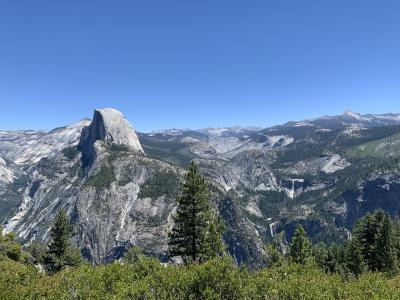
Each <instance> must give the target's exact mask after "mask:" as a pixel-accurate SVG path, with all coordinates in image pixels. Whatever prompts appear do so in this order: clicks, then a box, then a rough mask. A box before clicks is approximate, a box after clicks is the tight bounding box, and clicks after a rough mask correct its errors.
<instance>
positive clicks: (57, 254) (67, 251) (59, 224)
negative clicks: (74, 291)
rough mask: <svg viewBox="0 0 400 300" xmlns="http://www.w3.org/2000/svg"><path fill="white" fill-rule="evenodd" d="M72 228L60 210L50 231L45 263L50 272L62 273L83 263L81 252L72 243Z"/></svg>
mask: <svg viewBox="0 0 400 300" xmlns="http://www.w3.org/2000/svg"><path fill="white" fill-rule="evenodd" d="M70 232H71V226H70V223H69V220H68V219H67V217H66V215H65V212H64V211H63V210H60V212H59V213H58V215H57V216H56V219H55V221H54V224H53V227H52V228H51V231H50V236H51V243H50V244H49V245H48V250H47V251H46V254H45V257H44V262H45V264H46V266H47V268H48V269H49V271H50V272H56V271H60V270H61V269H63V268H65V267H67V266H77V265H80V264H81V263H82V262H83V259H82V257H81V255H80V253H79V251H78V250H77V249H76V248H74V247H72V245H71V242H70V240H69V239H70Z"/></svg>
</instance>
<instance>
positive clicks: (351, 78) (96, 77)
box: [0, 0, 400, 131]
mask: <svg viewBox="0 0 400 300" xmlns="http://www.w3.org/2000/svg"><path fill="white" fill-rule="evenodd" d="M99 107H114V108H117V109H119V110H121V111H122V112H123V113H124V114H125V115H126V116H127V117H128V119H129V120H130V121H131V122H132V123H133V124H134V126H135V127H136V128H137V129H138V130H140V131H151V130H153V129H165V128H173V127H175V128H202V127H208V126H229V125H236V124H241V125H258V126H269V125H274V124H279V123H283V122H286V121H288V120H299V119H304V118H309V117H315V116H319V115H323V114H339V113H342V112H343V111H344V110H346V109H351V110H354V111H357V112H362V113H365V112H372V113H382V112H400V1H398V0H393V1H391V0H385V1H379V0H376V1H368V0H360V1H352V0H315V1H308V0H301V1H298V0H292V1H287V0H274V1H268V0H254V1H252V0H250V1H249V0H242V1H235V0H197V1H194V0H181V1H175V0H168V1H166V0H159V1H153V0H143V1H135V0H130V1H119V0H115V1H111V0H110V1H99V0H96V1H86V0H79V1H74V0H68V1H67V0H65V1H61V0H60V1H54V0H49V1H41V0H35V1H32V0H27V1H20V0H0V129H24V128H32V129H51V128H54V127H57V126H61V125H65V124H69V123H71V122H74V121H76V120H79V119H81V118H84V117H91V115H92V111H93V109H94V108H99Z"/></svg>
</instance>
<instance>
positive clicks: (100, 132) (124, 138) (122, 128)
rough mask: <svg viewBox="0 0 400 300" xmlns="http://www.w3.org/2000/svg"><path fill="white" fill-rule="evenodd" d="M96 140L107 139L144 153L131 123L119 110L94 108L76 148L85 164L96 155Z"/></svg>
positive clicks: (91, 160)
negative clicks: (91, 117)
mask: <svg viewBox="0 0 400 300" xmlns="http://www.w3.org/2000/svg"><path fill="white" fill-rule="evenodd" d="M96 141H108V142H111V143H114V144H117V145H124V146H127V147H129V148H130V149H132V150H134V151H138V152H141V153H144V152H143V149H142V146H141V145H140V142H139V139H138V137H137V135H136V132H135V130H134V129H133V127H132V125H131V124H130V123H129V121H128V120H127V119H126V118H125V117H124V116H123V114H122V113H121V112H119V111H117V110H115V109H112V108H104V109H96V110H95V111H94V115H93V121H92V122H91V123H90V125H89V126H87V127H85V128H83V130H82V135H81V138H80V141H79V145H78V148H79V149H80V150H81V151H82V154H83V159H84V161H85V163H87V164H90V163H92V162H93V160H94V159H95V157H96V150H95V147H96Z"/></svg>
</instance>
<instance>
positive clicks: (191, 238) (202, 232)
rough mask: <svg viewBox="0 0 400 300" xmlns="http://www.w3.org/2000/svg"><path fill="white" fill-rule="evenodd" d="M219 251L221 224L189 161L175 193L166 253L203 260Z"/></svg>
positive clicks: (196, 170) (221, 246)
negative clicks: (176, 194)
mask: <svg viewBox="0 0 400 300" xmlns="http://www.w3.org/2000/svg"><path fill="white" fill-rule="evenodd" d="M222 253H223V243H222V224H221V221H220V220H219V218H218V217H217V215H216V213H215V211H214V210H213V209H212V207H211V203H210V193H209V190H208V185H207V183H206V181H205V179H204V177H203V176H201V174H200V173H199V171H198V169H197V166H196V165H195V163H194V162H192V163H191V165H190V168H189V171H188V173H187V174H186V176H185V180H184V183H183V184H182V187H181V193H180V195H179V196H178V197H177V210H176V214H175V215H174V226H173V228H172V231H171V232H170V234H169V254H170V256H171V257H174V256H181V257H182V259H183V260H184V261H185V262H203V261H206V260H208V259H210V258H212V257H215V256H218V255H221V254H222Z"/></svg>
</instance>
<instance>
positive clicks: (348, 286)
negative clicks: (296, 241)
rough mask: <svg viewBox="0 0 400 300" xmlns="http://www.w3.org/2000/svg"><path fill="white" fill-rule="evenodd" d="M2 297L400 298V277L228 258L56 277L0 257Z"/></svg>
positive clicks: (88, 269)
mask: <svg viewBox="0 0 400 300" xmlns="http://www.w3.org/2000/svg"><path fill="white" fill-rule="evenodd" d="M0 274H1V276H0V299H9V300H14V299H138V300H139V299H154V300H155V299H157V300H167V299H168V300H172V299H174V300H175V299H229V300H231V299H255V300H257V299H288V300H290V299H398V298H399V296H400V277H395V278H392V279H389V278H388V277H386V276H385V275H384V274H381V273H366V274H364V275H362V276H360V277H359V278H357V279H355V278H351V279H348V280H343V278H342V277H341V276H339V275H337V274H327V273H325V272H324V271H323V270H321V269H319V268H318V267H316V266H314V265H304V266H300V265H297V264H291V265H283V266H280V267H277V266H275V267H271V268H268V269H262V270H259V271H254V272H249V271H247V270H246V269H243V268H239V267H237V266H236V265H235V264H234V263H233V262H232V261H231V260H230V259H227V258H215V259H212V260H210V261H208V262H206V263H203V264H190V265H186V266H173V265H168V266H162V265H161V264H160V263H159V262H158V261H157V260H155V259H150V258H147V257H140V258H139V259H138V260H137V261H136V262H134V263H132V264H120V263H112V264H108V265H102V266H96V267H93V266H89V265H83V266H80V267H77V268H69V269H66V270H63V271H61V272H59V273H57V274H55V275H53V276H48V275H45V274H40V273H38V272H37V271H36V270H35V269H34V268H31V267H29V266H25V265H22V264H20V263H17V262H13V261H0Z"/></svg>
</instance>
